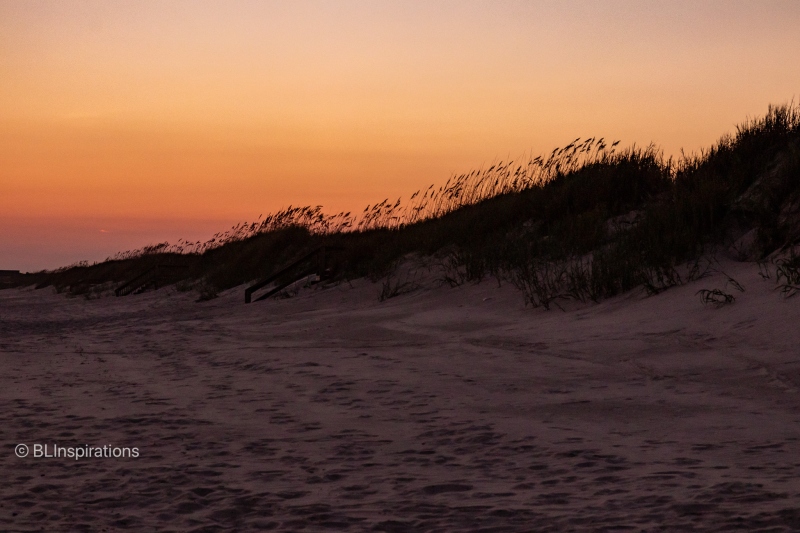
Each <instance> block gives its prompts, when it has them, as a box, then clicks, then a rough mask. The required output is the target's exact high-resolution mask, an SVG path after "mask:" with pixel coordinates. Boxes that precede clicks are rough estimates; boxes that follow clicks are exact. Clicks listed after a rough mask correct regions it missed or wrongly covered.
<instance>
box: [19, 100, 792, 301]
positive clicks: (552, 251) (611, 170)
mask: <svg viewBox="0 0 800 533" xmlns="http://www.w3.org/2000/svg"><path fill="white" fill-rule="evenodd" d="M799 242H800V105H795V104H793V103H791V104H788V105H783V106H777V107H774V106H770V108H769V110H768V112H767V113H766V115H764V116H763V117H760V118H754V119H750V120H747V121H746V122H745V123H743V124H742V125H740V126H739V127H737V129H736V131H735V133H734V134H731V135H725V136H723V137H722V138H721V139H720V140H719V141H718V142H717V143H716V144H715V145H714V146H712V147H711V148H710V149H708V150H705V151H702V152H700V153H699V154H693V155H683V156H682V157H681V158H680V159H678V160H674V159H665V158H664V157H663V156H662V154H661V152H660V151H659V150H658V149H657V148H656V147H655V146H652V145H651V146H647V147H636V146H634V147H631V148H628V149H624V150H618V147H617V143H612V144H611V145H607V144H606V142H605V141H604V140H603V139H594V138H590V139H586V140H581V139H580V138H579V139H576V140H575V141H574V142H572V143H570V144H569V145H568V146H566V147H564V148H561V149H558V150H554V151H553V152H552V153H551V154H550V155H549V156H547V157H536V158H531V159H529V160H527V161H525V162H523V163H515V162H513V161H509V162H499V163H496V164H494V165H491V166H490V167H489V168H487V169H481V170H477V171H473V172H470V173H467V174H462V175H457V176H454V177H452V178H451V179H450V180H448V181H447V183H445V184H444V185H442V186H441V187H439V188H435V187H433V186H431V187H429V188H428V189H427V190H423V191H417V192H415V193H414V194H413V195H411V197H410V199H409V201H408V202H402V201H401V200H397V201H389V200H388V199H386V200H384V201H383V202H380V203H378V204H376V205H374V206H367V208H366V209H365V210H364V211H363V212H362V213H361V214H359V215H352V214H351V213H339V214H336V215H326V214H325V213H323V212H322V209H321V207H319V206H318V207H301V208H296V207H290V208H287V209H285V210H283V211H280V212H278V213H274V214H271V215H269V216H267V217H266V218H263V219H261V218H260V219H259V221H257V222H251V223H243V224H240V225H237V226H235V227H233V228H231V230H229V231H227V232H223V233H219V234H217V235H215V236H214V237H213V238H212V239H211V240H209V241H207V242H204V243H199V242H185V241H181V242H179V243H178V244H176V245H169V244H167V243H162V244H158V245H154V246H149V247H145V248H143V249H140V250H134V251H131V252H125V253H121V254H118V255H117V256H115V257H113V258H109V259H108V260H106V261H104V262H102V263H98V264H94V265H88V264H80V265H73V266H70V267H66V268H63V269H59V270H57V271H52V272H41V273H37V274H29V275H27V276H23V277H22V278H23V279H22V280H21V281H19V282H18V283H17V284H18V285H19V284H32V283H35V284H37V287H43V286H48V285H52V286H54V287H55V288H56V289H57V290H59V291H66V292H69V293H71V294H87V293H90V292H91V291H92V290H96V287H98V286H101V285H102V284H118V283H121V282H123V281H126V280H129V279H131V278H132V277H134V276H136V275H139V274H141V273H142V272H145V271H146V270H147V269H150V268H153V267H154V265H157V264H179V265H181V267H182V268H181V269H180V272H183V273H184V274H183V279H182V280H181V281H180V285H179V287H183V288H185V287H191V286H193V285H192V284H196V285H197V287H202V290H203V291H205V294H211V295H213V294H216V293H217V292H218V291H221V290H225V289H228V288H231V287H235V286H238V285H241V284H243V283H247V282H250V281H252V280H256V279H259V278H263V277H265V276H267V275H268V274H270V273H271V272H272V271H273V270H274V269H276V268H277V267H278V266H279V265H281V264H284V263H286V262H287V261H289V260H291V259H292V258H293V257H297V256H298V255H301V254H303V253H306V252H308V251H309V250H312V249H314V248H316V247H319V246H336V247H341V248H342V250H343V251H342V253H341V254H339V261H340V264H339V265H338V268H337V272H339V276H340V277H341V278H342V279H344V278H351V279H352V278H356V277H363V276H369V277H371V278H372V279H381V278H385V279H386V281H385V282H384V291H382V293H381V298H387V297H391V296H393V295H395V294H398V293H400V292H402V291H403V290H404V289H405V285H402V284H399V283H398V282H397V277H396V275H394V274H393V268H394V267H395V265H397V263H398V261H400V260H401V259H402V258H404V257H407V256H408V255H409V254H414V255H416V256H419V257H428V258H431V259H432V260H433V261H434V262H437V263H438V264H440V265H441V266H442V267H443V271H444V274H443V281H445V282H447V283H448V284H450V285H452V286H456V285H460V284H463V283H467V282H477V281H480V280H482V279H484V278H486V277H487V276H494V277H496V278H498V279H501V280H506V281H509V282H511V283H513V284H514V285H515V286H517V287H519V288H520V289H521V290H522V292H523V295H524V297H525V300H526V302H528V303H530V304H532V305H534V306H542V307H544V308H548V309H549V308H550V307H551V306H553V305H556V306H557V305H558V304H559V302H560V301H563V300H567V299H573V300H580V301H600V300H602V299H604V298H609V297H612V296H614V295H617V294H620V293H622V292H625V291H628V290H631V289H634V288H637V287H641V288H643V289H644V290H646V291H647V292H648V293H649V294H655V293H658V292H660V291H663V290H665V289H667V288H669V287H671V286H674V285H677V284H681V283H684V282H686V281H687V280H691V279H695V278H697V277H698V276H699V275H701V274H702V269H701V268H700V258H701V257H703V255H704V254H708V253H712V252H715V251H719V250H723V251H725V252H726V253H729V254H731V255H733V256H735V257H736V258H738V259H742V260H764V259H765V258H771V259H770V260H773V263H774V264H775V265H777V267H778V269H779V270H778V278H779V282H780V283H782V284H783V285H782V286H783V287H784V289H783V290H784V293H785V294H787V295H788V294H794V292H796V290H797V289H796V288H797V286H798V285H800V281H799V280H798V278H797V276H796V272H797V260H796V257H797V256H796V255H795V252H794V246H795V245H797V244H798V243H799ZM393 280H394V281H393ZM93 288H95V289H93ZM703 297H704V298H705V300H704V301H708V302H711V303H714V302H716V300H717V299H719V298H720V297H721V298H722V299H723V301H727V299H726V298H725V296H724V295H716V294H710V293H709V294H707V295H704V296H703ZM731 301H733V300H731Z"/></svg>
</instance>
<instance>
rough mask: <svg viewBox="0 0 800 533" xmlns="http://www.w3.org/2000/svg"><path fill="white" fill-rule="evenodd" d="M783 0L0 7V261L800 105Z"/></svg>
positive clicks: (672, 137)
mask: <svg viewBox="0 0 800 533" xmlns="http://www.w3.org/2000/svg"><path fill="white" fill-rule="evenodd" d="M798 28H800V2H798V1H796V0H785V1H759V2H752V1H749V0H748V1H732V0H727V1H711V0H707V1H702V2H697V1H670V2H656V1H652V2H649V1H642V0H631V1H602V2H601V1H589V0H587V1H564V0H559V1H553V2H545V1H527V2H523V1H503V0H492V1H480V2H479V1H468V0H458V1H436V0H426V1H411V0H398V1H379V0H364V1H350V0H339V1H308V2H306V1H298V0H287V1H274V2H268V1H231V0H227V1H224V2H223V1H202V0H191V1H166V0H165V1H125V2H123V1H115V0H98V1H73V0H58V1H36V0H0V269H21V270H23V271H32V270H38V269H43V268H55V267H58V266H63V265H66V264H69V263H72V262H75V261H78V260H83V259H86V260H89V261H94V260H102V259H105V258H106V257H107V256H109V255H112V254H113V253H114V252H116V251H120V250H124V249H128V248H134V247H139V246H142V245H146V244H150V243H154V242H159V241H162V240H165V239H166V240H170V241H176V240H177V239H178V238H180V237H184V238H189V239H206V238H208V237H210V236H211V234H213V233H215V232H216V231H218V230H224V229H227V228H228V227H230V226H231V225H232V224H234V223H236V222H240V221H246V220H255V219H256V218H258V216H259V215H260V214H262V213H263V214H266V213H267V212H269V211H274V210H277V209H279V208H281V207H285V206H288V205H290V204H291V205H318V204H321V205H323V206H325V208H326V210H327V211H330V212H335V211H339V210H351V209H352V210H357V209H361V208H363V207H364V206H365V205H366V204H369V203H374V202H375V201H380V200H383V199H384V198H386V197H392V198H397V197H398V196H404V197H408V195H409V194H410V193H412V192H414V191H415V190H416V189H418V188H420V187H427V186H428V185H429V184H431V183H442V182H444V181H445V180H446V179H447V177H448V176H449V175H451V174H452V173H455V172H459V173H460V172H464V171H469V170H471V169H472V168H476V167H479V166H481V165H482V164H491V162H492V161H494V160H497V159H505V158H508V157H512V158H518V157H519V156H522V155H523V154H525V153H531V152H532V153H533V154H539V153H544V152H549V151H550V150H551V149H552V148H554V147H556V146H560V145H565V144H567V143H569V142H570V141H571V140H572V139H574V138H575V137H578V136H582V137H590V136H597V137H600V136H603V137H606V138H607V139H613V140H617V139H619V140H621V142H622V145H630V144H632V143H637V144H649V143H650V142H654V143H656V144H658V145H659V146H661V147H662V148H663V150H664V152H665V154H667V155H671V154H679V153H680V149H681V148H684V149H685V150H686V151H690V152H691V151H696V150H699V149H700V148H701V147H707V146H709V145H710V144H711V143H713V142H714V141H715V140H716V139H717V138H718V137H719V136H720V135H722V134H723V133H726V132H732V131H734V127H735V125H736V124H737V123H740V122H742V121H743V120H744V119H746V118H747V117H748V116H750V117H753V116H757V115H761V114H763V113H764V112H765V111H766V109H767V105H768V104H770V103H774V104H780V103H786V102H788V101H790V100H791V99H792V98H794V99H795V101H797V99H798V97H800V30H798Z"/></svg>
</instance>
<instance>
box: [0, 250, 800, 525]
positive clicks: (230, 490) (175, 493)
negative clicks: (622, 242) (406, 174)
mask: <svg viewBox="0 0 800 533" xmlns="http://www.w3.org/2000/svg"><path fill="white" fill-rule="evenodd" d="M723 267H724V269H725V271H726V272H727V273H728V274H730V275H731V276H733V277H734V278H735V279H736V280H737V281H738V282H739V283H741V284H742V285H743V286H744V288H745V289H746V290H745V292H743V293H739V292H735V293H734V294H735V296H736V302H735V303H733V304H731V305H727V306H724V307H722V308H718V309H717V308H714V307H709V306H705V305H703V304H702V303H701V301H700V298H699V297H698V296H697V294H696V293H697V291H698V290H700V289H703V288H709V289H710V288H722V287H723V286H724V281H725V280H724V278H723V277H722V275H720V274H716V275H714V276H711V277H708V278H705V279H701V280H699V281H696V282H693V283H690V284H687V285H685V286H681V287H677V288H673V289H670V290H668V291H666V292H664V293H662V294H660V295H657V296H654V297H644V296H643V295H642V294H641V293H639V292H635V293H630V294H627V295H624V296H622V297H619V298H615V299H612V300H608V301H606V302H603V303H601V304H597V305H574V304H572V305H571V307H569V308H568V309H567V310H566V311H559V310H554V311H549V312H546V311H543V310H540V309H532V308H530V307H528V308H526V307H525V306H524V305H523V299H522V296H521V294H520V293H519V292H518V291H517V290H516V289H514V288H512V287H510V286H508V285H503V286H500V287H498V284H497V283H496V282H493V281H487V282H484V283H481V284H478V285H466V286H462V287H458V288H449V287H446V286H440V287H434V286H431V287H427V288H425V289H423V290H417V291H415V292H412V293H409V294H404V295H401V296H398V297H396V298H392V299H389V300H386V301H384V302H379V301H378V298H377V295H378V293H379V291H380V284H374V283H371V282H369V281H366V280H356V281H353V282H352V283H350V284H348V283H344V284H339V285H337V286H333V287H329V288H325V289H322V288H317V289H307V290H303V291H301V292H300V293H299V294H298V295H297V296H295V297H293V298H289V299H283V300H268V301H264V302H257V303H254V304H251V305H244V304H243V303H242V299H243V297H242V292H243V288H237V289H235V290H231V291H227V292H225V293H223V294H221V296H220V297H219V298H217V299H215V300H211V301H208V302H200V303H197V302H195V299H196V294H195V293H179V292H176V291H175V290H174V289H172V288H167V289H161V290H159V291H155V292H148V293H144V294H141V295H134V296H128V297H123V298H114V297H104V298H100V299H95V300H87V299H85V298H67V297H65V296H63V295H59V294H54V293H53V292H52V290H51V289H43V290H38V291H35V290H33V289H30V288H28V289H21V290H20V289H8V290H3V291H0V355H2V357H0V376H2V377H0V379H1V380H2V385H1V386H0V402H2V410H0V417H2V421H1V422H2V425H1V426H0V427H2V428H3V429H2V431H3V449H4V453H3V454H2V463H1V464H2V473H3V478H4V483H3V484H2V488H0V492H1V494H0V530H2V531H9V532H11V531H75V532H78V531H119V530H130V531H194V532H200V531H259V530H279V531H328V530H348V531H414V532H417V531H442V532H448V531H487V532H488V531H493V532H494V531H497V532H499V531H684V532H685V531H750V532H752V531H771V532H777V531H798V530H800V392H799V391H800V348H798V346H800V328H798V327H797V324H798V323H800V297H795V298H789V299H785V298H783V297H782V296H781V295H780V294H779V292H778V291H776V290H775V284H774V281H768V280H763V279H761V278H760V277H759V275H758V270H757V268H756V266H755V265H753V264H750V263H725V264H723ZM20 443H23V444H26V445H27V446H28V447H29V449H30V452H29V454H28V455H27V456H26V457H17V455H15V446H17V445H18V444H20ZM35 444H40V445H45V444H47V445H48V446H55V445H57V446H61V447H85V446H86V445H88V446H91V447H102V446H108V447H111V448H113V447H120V448H121V447H129V448H133V447H135V448H137V449H138V450H139V457H136V458H134V457H125V458H113V457H103V458H97V457H92V458H81V459H79V460H76V459H74V458H65V457H49V458H48V457H34V456H33V449H34V448H33V447H34V445H35Z"/></svg>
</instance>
